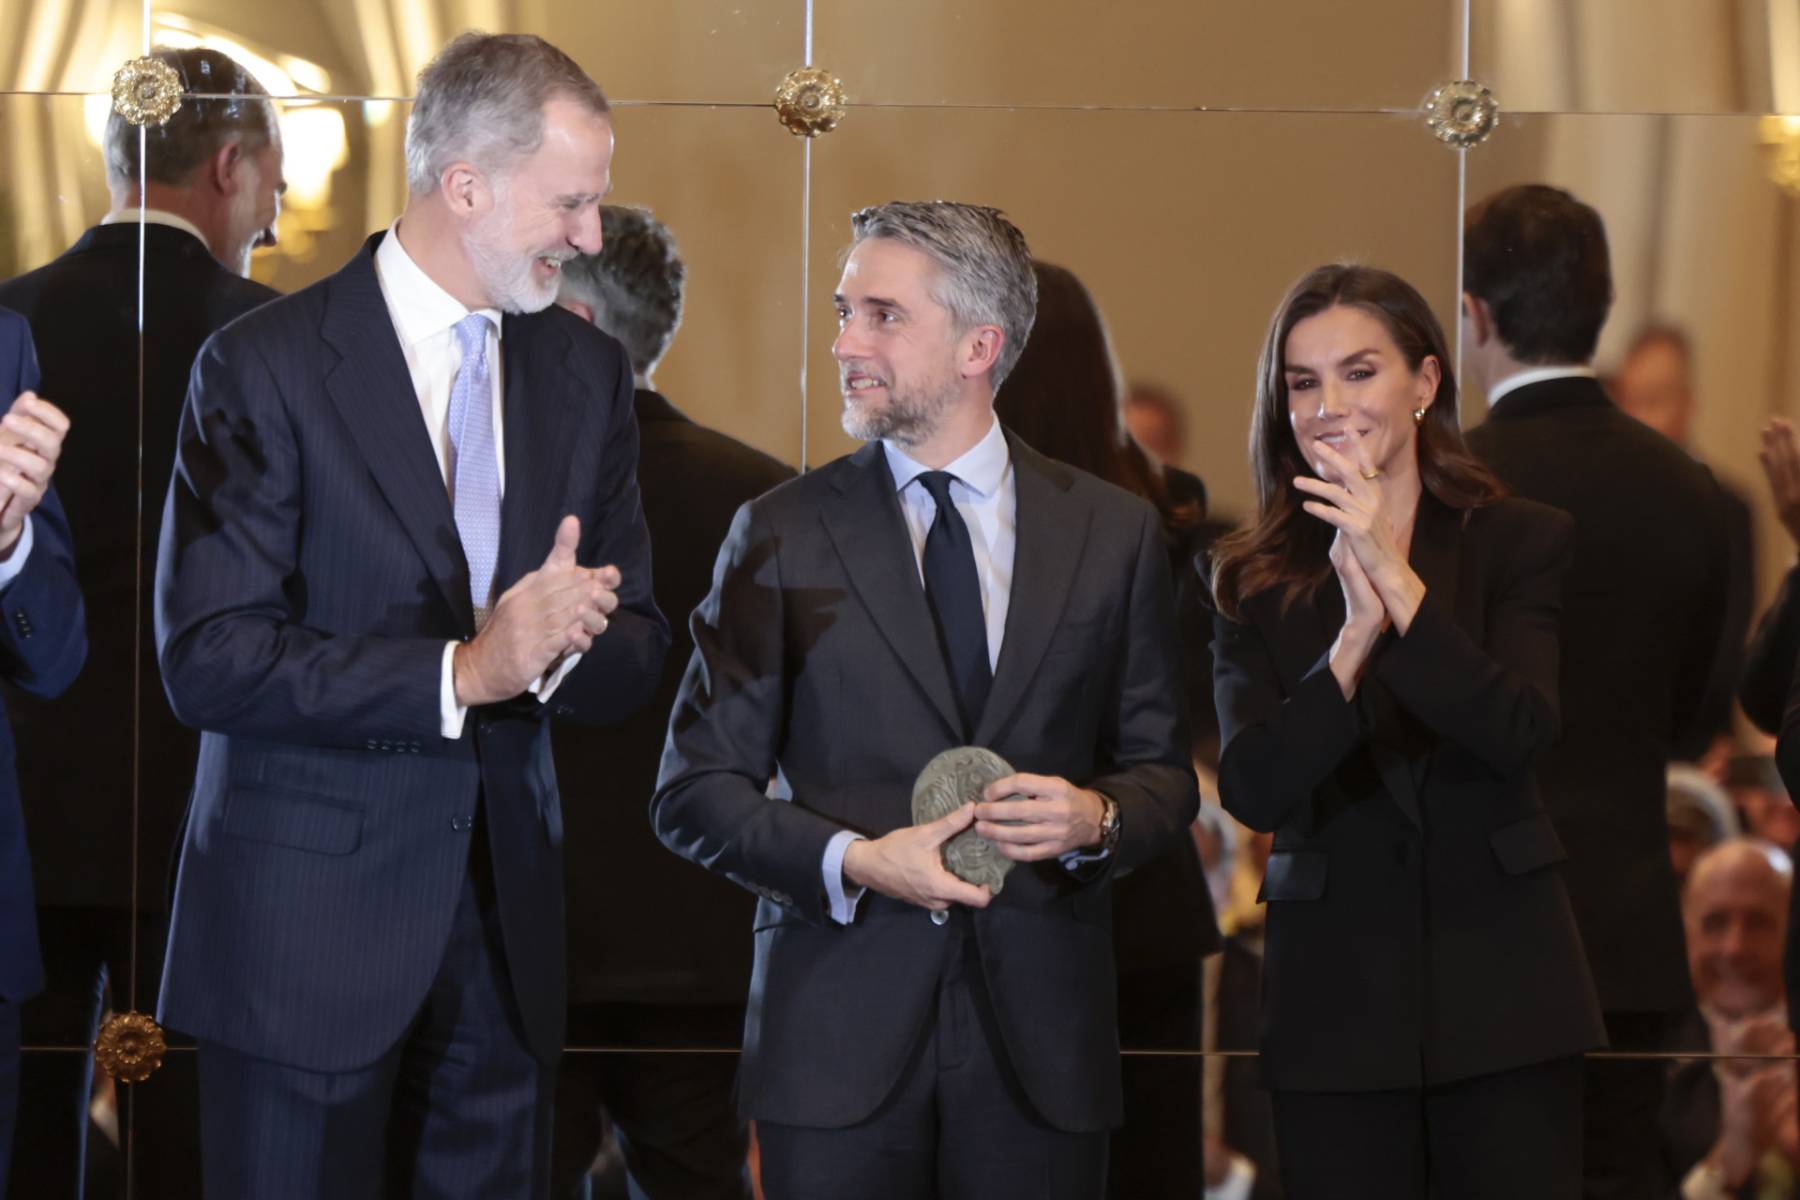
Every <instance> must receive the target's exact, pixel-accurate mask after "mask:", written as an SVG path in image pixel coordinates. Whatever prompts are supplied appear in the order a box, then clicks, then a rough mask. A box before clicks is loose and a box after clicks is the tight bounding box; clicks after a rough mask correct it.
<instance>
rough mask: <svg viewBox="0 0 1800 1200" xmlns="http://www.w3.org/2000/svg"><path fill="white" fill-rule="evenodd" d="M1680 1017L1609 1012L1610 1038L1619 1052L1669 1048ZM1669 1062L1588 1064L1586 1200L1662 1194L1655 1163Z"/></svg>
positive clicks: (1639, 1198)
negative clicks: (1668, 1045)
mask: <svg viewBox="0 0 1800 1200" xmlns="http://www.w3.org/2000/svg"><path fill="white" fill-rule="evenodd" d="M1678 1022H1679V1016H1678V1015H1676V1014H1668V1013H1624V1012H1609V1013H1607V1014H1606V1040H1607V1044H1608V1045H1610V1046H1611V1047H1612V1048H1613V1049H1614V1050H1660V1049H1662V1048H1664V1046H1665V1045H1666V1042H1667V1038H1668V1037H1669V1034H1670V1032H1671V1030H1673V1029H1674V1028H1675V1027H1676V1025H1677V1024H1678ZM1667 1084H1668V1063H1667V1062H1664V1061H1662V1060H1659V1059H1649V1058H1646V1059H1624V1058H1606V1059H1599V1060H1597V1061H1596V1062H1594V1063H1593V1064H1592V1065H1591V1066H1590V1067H1589V1068H1588V1080H1587V1094H1586V1096H1585V1097H1584V1099H1583V1101H1582V1106H1583V1112H1582V1121H1583V1133H1582V1138H1583V1140H1582V1150H1581V1153H1582V1170H1583V1181H1582V1190H1581V1194H1582V1196H1583V1197H1584V1200H1650V1198H1651V1197H1652V1196H1654V1195H1656V1194H1657V1183H1656V1175H1655V1170H1654V1168H1655V1165H1656V1162H1657V1159H1658V1156H1659V1155H1660V1154H1661V1147H1662V1140H1661V1139H1662V1132H1661V1128H1660V1126H1659V1125H1658V1123H1657V1122H1658V1119H1659V1117H1660V1116H1661V1113H1662V1103H1663V1091H1664V1089H1665V1088H1666V1087H1667Z"/></svg>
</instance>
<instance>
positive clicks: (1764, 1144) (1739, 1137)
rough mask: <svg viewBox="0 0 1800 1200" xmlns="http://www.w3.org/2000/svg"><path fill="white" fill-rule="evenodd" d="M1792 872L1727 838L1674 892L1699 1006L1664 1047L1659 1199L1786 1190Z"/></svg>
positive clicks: (1777, 1199) (1776, 1196) (1792, 1137)
mask: <svg viewBox="0 0 1800 1200" xmlns="http://www.w3.org/2000/svg"><path fill="white" fill-rule="evenodd" d="M1792 875H1793V868H1792V865H1791V863H1790V861H1789V859H1788V857H1787V855H1786V854H1785V853H1784V852H1783V851H1782V850H1780V849H1779V848H1777V847H1774V846H1770V845H1768V844H1766V843H1764V842H1761V841H1758V840H1754V839H1749V838H1734V839H1732V840H1730V841H1727V842H1723V843H1721V844H1720V845H1718V846H1716V847H1714V848H1713V849H1711V850H1709V851H1707V852H1706V853H1705V854H1703V855H1701V856H1700V858H1699V860H1698V861H1697V862H1696V863H1695V864H1694V868H1693V871H1692V872H1691V873H1690V874H1689V876H1688V880H1687V886H1686V888H1685V890H1684V891H1683V894H1682V917H1683V921H1684V923H1685V925H1686V929H1687V946H1688V963H1689V969H1690V971H1691V972H1692V974H1693V981H1694V992H1695V994H1696V996H1697V997H1698V999H1699V1008H1698V1010H1697V1011H1696V1012H1695V1013H1694V1014H1693V1015H1692V1016H1691V1017H1690V1018H1689V1020H1688V1021H1687V1022H1686V1023H1685V1025H1683V1026H1682V1027H1681V1028H1680V1029H1679V1030H1678V1031H1677V1033H1676V1036H1675V1040H1674V1042H1673V1044H1671V1045H1670V1046H1669V1047H1668V1049H1670V1050H1673V1051H1677V1052H1682V1053H1692V1054H1723V1055H1733V1054H1736V1055H1745V1056H1751V1057H1745V1058H1739V1059H1687V1060H1678V1061H1677V1062H1676V1063H1675V1065H1674V1066H1673V1067H1672V1068H1671V1069H1670V1072H1669V1084H1668V1089H1667V1092H1666V1093H1665V1096H1664V1100H1663V1107H1662V1115H1661V1121H1660V1123H1661V1127H1662V1134H1663V1150H1664V1163H1665V1167H1666V1170H1667V1177H1666V1179H1665V1189H1666V1190H1665V1193H1664V1194H1665V1195H1667V1196H1670V1197H1680V1200H1725V1198H1736V1197H1745V1198H1750V1200H1784V1198H1788V1197H1793V1196H1794V1195H1795V1194H1796V1189H1795V1179H1796V1167H1797V1166H1800V1125H1797V1124H1796V1109H1795V1086H1794V1084H1795V1077H1794V1066H1793V1063H1792V1062H1791V1061H1786V1060H1782V1059H1764V1058H1759V1057H1754V1056H1764V1055H1791V1054H1793V1052H1794V1036H1793V1034H1792V1033H1791V1032H1790V1031H1789V1030H1788V1028H1787V1023H1786V1013H1785V1010H1784V1003H1783V994H1782V979H1781V951H1782V944H1783V941H1784V938H1785V936H1786V928H1785V927H1786V924H1787V907H1788V894H1789V892H1790V890H1791V888H1792Z"/></svg>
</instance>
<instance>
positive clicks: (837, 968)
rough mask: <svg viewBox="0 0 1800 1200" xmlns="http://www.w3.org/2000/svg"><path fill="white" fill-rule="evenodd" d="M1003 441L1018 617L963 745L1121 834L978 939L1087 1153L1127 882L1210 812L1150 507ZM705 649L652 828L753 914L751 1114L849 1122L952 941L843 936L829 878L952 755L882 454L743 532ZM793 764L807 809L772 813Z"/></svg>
mask: <svg viewBox="0 0 1800 1200" xmlns="http://www.w3.org/2000/svg"><path fill="white" fill-rule="evenodd" d="M1007 442H1008V444H1009V446H1010V447H1011V451H1012V460H1013V464H1014V467H1015V471H1016V480H1017V487H1018V543H1017V550H1016V556H1015V560H1014V572H1013V580H1012V599H1011V605H1010V608H1009V611H1008V614H1007V626H1006V636H1005V639H1004V642H1003V643H1002V646H1001V650H1000V658H999V663H998V666H997V669H996V672H995V677H994V685H993V691H992V692H991V694H990V696H989V699H988V702H987V708H986V710H985V712H984V713H983V715H982V717H981V720H980V721H979V723H978V726H977V729H976V734H975V738H974V741H975V743H976V744H978V745H982V746H987V747H989V748H991V749H993V750H994V751H995V752H997V753H998V754H1000V755H1001V756H1002V757H1004V758H1005V759H1006V760H1007V761H1008V762H1009V763H1011V764H1012V765H1013V766H1014V767H1016V768H1018V769H1020V770H1024V771H1031V772H1036V773H1040V774H1046V775H1060V776H1063V777H1065V778H1068V779H1070V780H1073V781H1075V782H1076V783H1079V784H1083V785H1086V786H1089V787H1093V788H1096V789H1098V790H1099V791H1102V792H1104V793H1106V794H1108V795H1110V796H1112V797H1113V798H1114V799H1116V800H1117V801H1118V804H1119V808H1120V811H1121V813H1122V816H1123V831H1122V834H1121V838H1120V841H1119V844H1118V849H1117V852H1116V854H1115V855H1114V856H1113V859H1112V861H1111V862H1110V864H1109V866H1108V869H1106V870H1102V871H1099V872H1095V873H1093V874H1092V875H1091V876H1088V877H1079V878H1078V877H1077V876H1076V875H1074V874H1072V873H1071V872H1070V871H1069V870H1067V869H1066V868H1064V867H1063V866H1062V865H1061V864H1060V863H1057V862H1048V863H1038V864H1032V865H1021V866H1019V867H1018V868H1017V869H1015V870H1014V871H1013V873H1012V874H1011V875H1010V876H1009V877H1008V879H1007V881H1006V886H1005V888H1004V890H1003V891H1002V892H1001V893H1000V895H999V896H998V897H997V898H996V899H995V901H994V903H993V904H992V905H991V906H990V907H989V908H987V909H984V910H981V911H978V912H975V913H974V914H973V928H974V933H975V937H976V940H977V942H978V944H979V948H980V954H981V962H982V968H983V973H984V977H985V982H986V985H987V989H988V991H989V993H990V994H991V996H992V998H993V1003H994V1008H995V1010H996V1017H997V1020H998V1023H999V1033H1000V1036H1001V1038H1002V1040H1003V1042H1004V1049H1005V1051H1006V1053H1007V1054H1008V1055H1009V1057H1010V1060H1011V1063H1012V1065H1013V1067H1014V1069H1015V1070H1016V1072H1017V1074H1018V1077H1019V1080H1020V1082H1021V1084H1022V1085H1023V1087H1024V1089H1025V1092H1026V1094H1027V1096H1028V1097H1029V1099H1030V1101H1031V1103H1032V1104H1033V1105H1034V1106H1035V1107H1036V1108H1037V1110H1038V1111H1039V1112H1040V1113H1041V1114H1042V1115H1043V1116H1044V1118H1045V1119H1046V1120H1048V1121H1049V1122H1050V1123H1051V1124H1053V1125H1055V1126H1057V1127H1059V1128H1063V1129H1070V1130H1096V1129H1101V1128H1105V1127H1107V1126H1109V1125H1111V1124H1114V1123H1116V1122H1117V1121H1118V1120H1119V1119H1120V1088H1119V1060H1118V1039H1117V1033H1116V1015H1115V996H1114V981H1113V961H1112V959H1113V955H1112V897H1111V877H1112V875H1113V874H1114V873H1116V872H1118V871H1122V870H1128V869H1130V868H1132V867H1135V866H1138V865H1140V864H1142V863H1144V862H1147V861H1148V860H1149V859H1150V858H1151V857H1153V856H1154V855H1156V854H1158V853H1159V852H1161V851H1162V850H1163V849H1164V848H1165V847H1166V846H1167V845H1168V843H1169V842H1170V840H1171V839H1173V838H1175V837H1178V836H1184V833H1185V829H1186V826H1187V824H1188V822H1189V821H1191V820H1192V819H1193V816H1194V813H1195V811H1196V809H1197V806H1198V795H1197V792H1196V787H1195V780H1194V773H1193V768H1192V766H1191V764H1190V763H1189V761H1188V727H1187V715H1186V713H1185V711H1184V704H1183V685H1182V680H1181V674H1180V671H1181V659H1180V653H1179V650H1178V648H1177V646H1176V639H1175V623H1174V612H1173V592H1172V587H1171V584H1170V581H1169V568H1168V555H1167V552H1166V550H1165V549H1164V546H1163V543H1162V535H1161V527H1160V524H1159V523H1158V520H1157V515H1156V513H1155V511H1154V510H1153V509H1152V508H1151V507H1150V506H1149V505H1147V504H1145V503H1144V502H1143V501H1141V500H1138V499H1137V498H1135V497H1133V496H1130V495H1128V494H1127V493H1125V492H1123V491H1121V490H1119V489H1117V488H1114V487H1112V486H1110V485H1108V484H1104V483H1101V482H1100V481H1098V480H1096V479H1094V478H1092V477H1091V476H1088V475H1084V474H1082V473H1080V472H1078V471H1075V470H1073V469H1071V468H1068V467H1065V466H1063V465H1061V464H1059V463H1056V462H1053V461H1051V460H1049V459H1046V458H1044V457H1042V456H1041V455H1038V454H1037V453H1035V452H1034V451H1032V450H1031V449H1030V448H1029V447H1027V446H1025V445H1024V444H1023V443H1021V442H1020V441H1019V440H1018V439H1017V438H1014V437H1011V436H1008V438H1007ZM693 632H694V644H695V651H694V658H693V661H692V662H691V664H690V665H689V667H688V673H687V677H686V679H685V680H684V681H683V684H682V690H681V696H680V699H679V701H678V702H677V704H676V707H675V711H674V714H673V716H672V718H671V725H670V730H669V742H668V747H667V750H666V751H665V754H664V759H663V768H662V777H661V781H660V784H659V787H658V790H657V795H656V800H655V807H654V809H653V812H652V816H653V820H654V823H655V826H656V830H657V833H658V835H659V836H660V837H661V838H662V840H663V842H664V843H665V844H666V845H668V846H669V847H670V848H671V849H673V850H675V851H676V852H678V853H680V854H683V855H685V856H687V857H688V858H691V859H693V860H694V861H695V862H698V863H702V864H704V865H706V866H707V867H710V868H711V869H712V870H715V871H718V872H720V873H722V874H724V875H725V876H726V877H728V878H731V879H734V880H736V881H737V882H739V883H741V884H743V885H744V886H746V887H748V888H750V889H751V890H752V891H754V892H756V893H757V894H758V895H760V896H761V897H762V903H761V904H760V905H759V906H758V910H757V917H756V931H755V943H756V945H755V955H756V968H755V975H754V977H753V980H752V983H751V992H750V1015H749V1019H748V1023H747V1027H746V1030H745V1038H744V1058H743V1063H742V1068H741V1074H740V1081H741V1084H740V1085H741V1088H742V1108H743V1111H744V1113H745V1115H747V1116H750V1117H756V1118H762V1119H766V1120H770V1121H776V1122H781V1123H786V1124H794V1125H806V1126H814V1127H838V1126H845V1125H851V1124H855V1123H857V1122H860V1121H862V1120H864V1119H865V1118H867V1117H868V1116H869V1115H870V1114H871V1113H872V1112H874V1111H875V1109H876V1108H877V1107H878V1106H879V1105H880V1104H881V1102H882V1101H883V1099H885V1098H886V1096H887V1095H888V1093H889V1092H890V1091H891V1089H892V1088H893V1087H894V1085H895V1084H896V1083H897V1082H898V1080H899V1077H900V1074H901V1070H902V1068H903V1067H904V1065H905V1062H906V1057H907V1055H908V1053H909V1052H910V1051H911V1050H912V1049H913V1048H914V1046H915V1045H916V1044H917V1043H916V1039H917V1037H918V1035H919V1033H920V1031H921V1030H922V1029H923V1027H924V1023H925V1021H926V1020H927V1019H928V1016H929V1014H930V1012H931V1011H932V1005H933V997H934V996H935V992H936V987H937V981H938V969H939V965H940V962H941V960H942V957H943V939H944V937H945V932H944V930H943V929H942V928H940V927H939V926H937V925H935V924H933V923H932V921H931V920H930V918H929V916H928V914H927V913H926V912H925V911H924V910H923V909H920V908H917V907H913V906H911V905H906V904H902V903H900V902H898V901H893V900H889V899H888V898H886V897H883V896H879V895H869V896H867V897H865V898H864V900H863V902H862V907H861V910H860V912H859V914H858V916H857V918H856V920H855V922H854V923H853V924H851V925H849V926H839V925H836V924H834V923H833V922H832V921H831V920H830V917H829V915H828V908H827V902H826V897H825V894H824V888H823V885H822V883H821V880H820V863H821V860H822V858H823V856H824V852H825V847H826V843H828V842H829V841H830V840H831V838H832V836H833V835H834V834H836V833H837V832H838V831H840V830H843V829H853V830H857V831H859V832H861V833H864V834H867V835H870V836H878V835H880V834H883V833H886V832H888V831H890V830H892V829H895V828H898V827H900V826H903V825H909V824H911V823H912V816H911V795H912V788H913V782H914V779H915V778H916V776H917V774H918V772H919V769H920V768H921V767H923V766H924V765H925V763H926V762H927V761H928V760H929V759H931V758H932V756H934V755H936V754H937V753H939V752H940V751H942V750H946V749H949V748H950V747H952V746H955V745H957V744H959V743H960V742H962V741H963V737H962V735H961V719H960V718H959V716H958V715H957V707H956V702H955V699H954V697H953V694H952V691H951V685H950V678H949V673H948V671H947V669H946V667H945V665H944V661H943V656H942V654H941V652H940V651H939V649H938V643H937V638H936V635H935V632H934V630H933V627H932V620H931V615H930V612H929V610H928V608H927V606H926V602H925V593H924V589H923V588H922V587H921V586H920V583H919V571H918V564H917V560H916V559H915V557H914V554H913V549H912V544H911V541H910V538H909V536H908V534H907V531H906V528H905V525H904V519H903V517H902V516H901V512H900V506H899V500H898V498H897V496H896V495H895V491H894V483H893V479H892V476H891V475H890V473H889V471H888V468H887V461H886V457H885V455H884V454H883V452H882V449H881V446H880V445H879V444H878V443H871V444H869V445H868V446H865V447H864V448H863V449H862V450H861V451H859V452H857V453H856V454H853V455H851V456H849V457H847V458H842V459H839V460H837V461H836V462H833V463H830V464H828V465H826V466H824V467H821V468H819V469H818V470H815V471H813V472H811V473H810V474H808V475H805V476H803V477H801V478H800V479H798V480H796V481H794V482H793V483H790V484H786V485H784V486H782V487H780V488H777V489H776V490H775V491H773V492H771V493H769V494H768V495H766V496H764V497H762V498H761V499H759V500H757V501H755V502H754V503H751V504H749V505H746V506H745V507H744V508H743V509H742V510H740V511H739V513H738V515H737V518H736V520H735V521H734V522H733V524H732V529H731V534H730V536H729V537H728V538H727V539H726V542H725V546H724V548H723V549H722V550H721V552H720V555H719V561H718V565H717V566H716V568H715V569H714V574H713V588H712V593H711V594H710V595H709V596H708V597H707V599H706V603H705V604H703V605H702V606H701V607H700V609H699V610H698V611H696V613H695V614H694V620H693ZM777 767H780V768H781V769H782V771H783V772H785V774H786V777H787V779H788V781H789V782H790V783H791V785H792V788H793V795H794V797H795V798H794V800H793V802H791V803H789V802H784V801H780V800H771V799H768V798H766V797H765V795H764V785H765V783H766V782H767V781H768V780H769V778H770V777H771V776H772V775H774V773H775V771H776V768H777Z"/></svg>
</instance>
